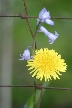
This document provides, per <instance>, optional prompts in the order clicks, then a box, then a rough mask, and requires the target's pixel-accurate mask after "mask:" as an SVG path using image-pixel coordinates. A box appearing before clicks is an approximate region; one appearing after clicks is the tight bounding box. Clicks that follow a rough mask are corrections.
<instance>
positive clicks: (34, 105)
mask: <svg viewBox="0 0 72 108" xmlns="http://www.w3.org/2000/svg"><path fill="white" fill-rule="evenodd" d="M39 24H40V23H39ZM39 24H38V25H37V26H36V30H35V33H34V36H33V43H32V56H34V54H35V44H36V42H35V37H36V33H37V30H38V27H39ZM34 85H35V86H36V80H35V79H34ZM33 108H36V87H35V88H34V99H33Z"/></svg>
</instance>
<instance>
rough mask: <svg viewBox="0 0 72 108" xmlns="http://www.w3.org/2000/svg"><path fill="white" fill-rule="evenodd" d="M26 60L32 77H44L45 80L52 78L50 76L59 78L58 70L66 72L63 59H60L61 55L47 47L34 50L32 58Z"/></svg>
mask: <svg viewBox="0 0 72 108" xmlns="http://www.w3.org/2000/svg"><path fill="white" fill-rule="evenodd" d="M27 62H28V64H27V66H29V69H28V70H31V72H30V74H32V77H36V79H40V80H42V79H43V78H44V80H45V81H47V80H48V81H49V80H52V77H53V78H54V79H56V78H58V79H60V78H59V76H58V75H62V74H61V73H60V72H66V68H67V65H66V63H65V60H64V59H61V55H60V54H58V53H57V52H55V50H53V49H52V50H49V49H48V48H44V49H42V48H41V49H40V50H36V51H35V55H34V57H33V59H31V60H28V61H27Z"/></svg>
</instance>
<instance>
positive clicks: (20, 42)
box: [11, 0, 72, 108]
mask: <svg viewBox="0 0 72 108" xmlns="http://www.w3.org/2000/svg"><path fill="white" fill-rule="evenodd" d="M26 2H27V7H28V13H29V15H30V16H38V14H39V12H40V10H41V9H42V8H43V7H45V8H46V9H47V10H48V11H50V14H51V16H58V17H72V0H69V1H68V0H26ZM11 8H12V13H13V14H19V13H25V11H24V5H23V1H22V0H15V1H14V2H13V5H12V6H11ZM52 20H53V21H54V22H55V25H54V26H50V25H47V24H42V25H43V26H44V27H46V28H47V29H48V30H49V31H50V32H52V33H54V32H55V31H57V32H58V34H59V37H58V38H57V40H56V41H55V42H54V43H53V44H52V45H50V44H49V43H48V39H47V38H46V37H45V36H44V34H43V33H38V34H37V35H36V42H37V47H38V49H39V48H44V47H47V48H49V49H54V50H56V51H57V52H58V53H59V54H61V55H62V58H63V59H65V61H66V63H67V65H68V68H67V71H66V73H63V74H62V76H60V80H52V81H51V82H50V84H49V86H53V87H63V88H64V87H69V88H70V87H72V66H71V65H72V20H60V19H52ZM29 21H30V24H31V27H32V30H33V32H34V31H35V27H36V19H35V18H34V19H29ZM31 43H32V37H31V34H30V31H29V28H28V25H27V23H26V20H23V19H20V18H13V63H12V64H13V67H12V84H33V78H32V77H31V75H30V74H29V71H28V70H27V67H26V64H27V62H26V61H19V58H20V54H22V53H23V51H24V50H25V48H27V46H28V45H30V44H31ZM32 93H33V88H12V108H23V106H24V104H26V102H27V100H28V99H29V97H30V96H31V95H32ZM40 108H72V91H65V90H64V91H62V90H46V91H45V92H44V94H43V97H42V101H41V107H40Z"/></svg>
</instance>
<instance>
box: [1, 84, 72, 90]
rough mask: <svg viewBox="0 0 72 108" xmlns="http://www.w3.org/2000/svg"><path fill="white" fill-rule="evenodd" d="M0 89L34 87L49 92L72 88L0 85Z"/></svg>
mask: <svg viewBox="0 0 72 108" xmlns="http://www.w3.org/2000/svg"><path fill="white" fill-rule="evenodd" d="M1 87H13V88H16V87H17V88H27V87H28V88H29V87H30V88H34V87H36V89H40V90H41V89H51V90H70V91H72V88H61V87H44V86H40V85H36V86H35V85H0V88H1Z"/></svg>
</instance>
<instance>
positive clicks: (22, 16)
mask: <svg viewBox="0 0 72 108" xmlns="http://www.w3.org/2000/svg"><path fill="white" fill-rule="evenodd" d="M0 17H20V18H21V19H27V18H38V16H27V15H26V14H22V13H20V14H19V15H0ZM51 19H66V20H72V18H70V17H54V16H51Z"/></svg>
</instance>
